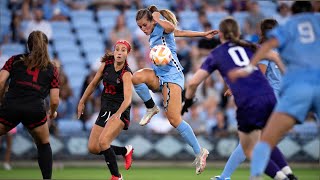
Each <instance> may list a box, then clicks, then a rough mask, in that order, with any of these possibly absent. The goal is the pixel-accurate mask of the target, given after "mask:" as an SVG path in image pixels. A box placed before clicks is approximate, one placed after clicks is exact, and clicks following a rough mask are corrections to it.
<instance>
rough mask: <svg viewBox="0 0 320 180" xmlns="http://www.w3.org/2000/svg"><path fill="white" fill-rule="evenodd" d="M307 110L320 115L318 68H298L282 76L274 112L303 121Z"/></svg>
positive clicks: (319, 76)
mask: <svg viewBox="0 0 320 180" xmlns="http://www.w3.org/2000/svg"><path fill="white" fill-rule="evenodd" d="M309 111H313V112H315V113H316V114H317V115H318V116H319V115H320V70H299V71H295V72H290V73H288V74H286V75H285V76H283V81H282V87H281V89H280V94H279V101H278V103H277V105H276V108H275V112H282V113H286V114H288V115H290V116H292V117H294V118H295V119H296V120H297V123H303V122H304V120H305V118H306V116H307V114H308V112H309Z"/></svg>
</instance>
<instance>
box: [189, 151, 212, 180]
mask: <svg viewBox="0 0 320 180" xmlns="http://www.w3.org/2000/svg"><path fill="white" fill-rule="evenodd" d="M208 155H209V151H208V150H207V149H205V148H201V151H200V154H198V155H197V157H196V159H195V160H194V161H193V163H192V164H194V165H195V166H196V174H197V175H199V174H201V173H202V172H203V171H204V168H205V167H206V164H207V162H206V161H207V157H208Z"/></svg>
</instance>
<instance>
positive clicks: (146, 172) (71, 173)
mask: <svg viewBox="0 0 320 180" xmlns="http://www.w3.org/2000/svg"><path fill="white" fill-rule="evenodd" d="M294 170H295V173H296V175H297V176H298V177H299V180H320V170H319V169H299V168H295V169H294ZM221 171H222V168H219V169H216V168H213V167H209V168H208V169H206V171H205V172H203V173H202V174H201V175H195V173H194V169H193V168H183V167H161V168H158V167H152V168H144V167H132V168H131V169H130V170H129V171H126V170H124V169H123V168H121V169H120V172H121V173H122V174H123V176H124V179H125V180H209V179H210V177H213V176H214V175H217V174H219V173H220V172H221ZM248 175H249V169H246V168H242V169H238V170H237V171H236V173H235V174H234V175H233V176H232V179H233V180H248ZM109 178H110V175H109V171H108V170H106V169H104V168H103V167H96V168H94V167H88V168H86V167H67V168H64V169H62V170H61V169H60V170H54V171H53V179H90V180H95V179H96V180H98V179H109ZM0 179H24V180H28V179H30V180H31V179H41V174H40V170H39V169H38V168H36V167H34V168H15V169H13V170H11V171H4V170H3V169H0ZM268 179H270V178H265V180H268Z"/></svg>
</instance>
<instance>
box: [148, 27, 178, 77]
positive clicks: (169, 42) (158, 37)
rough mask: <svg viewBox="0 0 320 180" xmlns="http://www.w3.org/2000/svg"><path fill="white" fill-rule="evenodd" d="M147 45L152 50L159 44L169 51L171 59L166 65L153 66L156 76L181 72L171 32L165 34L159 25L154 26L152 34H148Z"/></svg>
mask: <svg viewBox="0 0 320 180" xmlns="http://www.w3.org/2000/svg"><path fill="white" fill-rule="evenodd" d="M149 43H150V48H153V47H154V46H156V45H160V44H163V45H166V46H167V47H168V48H169V49H170V51H171V53H172V57H173V59H172V60H171V61H170V63H169V64H168V65H165V66H156V65H154V64H153V66H152V68H153V69H154V71H155V73H156V75H157V76H164V75H170V74H176V73H179V72H182V70H183V67H182V66H181V64H180V62H179V60H178V57H177V53H176V43H175V39H174V34H173V32H172V33H169V34H166V33H165V32H164V28H163V27H162V26H160V25H159V24H156V26H155V27H154V29H153V31H152V33H151V34H150V39H149Z"/></svg>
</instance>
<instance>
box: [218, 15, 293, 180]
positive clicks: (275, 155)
mask: <svg viewBox="0 0 320 180" xmlns="http://www.w3.org/2000/svg"><path fill="white" fill-rule="evenodd" d="M277 24H278V23H277V21H276V20H274V19H265V20H263V21H262V22H261V24H260V30H261V35H260V39H259V43H260V44H261V43H263V42H265V41H266V40H267V37H266V34H267V32H268V31H270V30H271V29H273V28H274V27H275V26H276V25H277ZM258 66H259V68H260V70H261V72H262V73H263V74H265V76H266V78H267V80H268V82H269V84H270V85H271V87H272V89H273V91H274V93H275V95H276V97H278V94H279V88H280V81H281V72H280V70H279V68H278V66H277V65H276V64H275V63H274V62H273V61H268V60H263V61H261V62H260V64H259V65H258ZM229 92H231V91H229ZM245 159H246V156H245V154H244V153H243V150H242V147H241V145H240V144H239V145H238V146H237V148H236V149H235V150H234V151H233V152H232V154H231V156H230V157H229V159H228V162H227V163H226V165H225V167H224V169H223V172H222V173H221V175H220V176H216V177H215V178H216V180H225V179H230V177H231V175H232V173H233V172H234V171H235V170H236V168H237V167H238V166H239V165H240V164H241V163H242V162H243V161H244V160H245ZM271 159H272V160H273V161H274V162H275V163H276V164H277V165H278V166H279V168H280V169H281V171H282V172H274V171H266V172H265V173H266V174H268V175H269V176H270V177H272V178H273V179H279V178H281V177H284V176H287V177H288V179H289V180H296V179H297V178H296V177H295V175H293V172H292V170H291V168H290V167H289V166H288V163H287V162H286V160H285V158H284V156H283V155H282V153H281V151H280V150H279V148H278V147H275V148H274V149H273V151H272V153H271ZM267 170H269V169H267ZM212 179H214V178H212Z"/></svg>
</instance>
